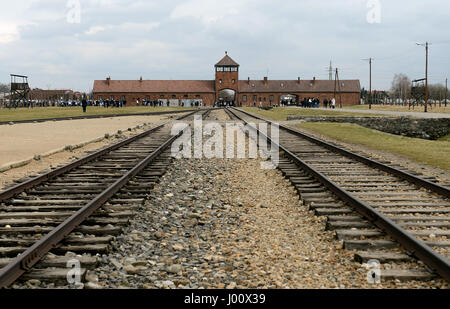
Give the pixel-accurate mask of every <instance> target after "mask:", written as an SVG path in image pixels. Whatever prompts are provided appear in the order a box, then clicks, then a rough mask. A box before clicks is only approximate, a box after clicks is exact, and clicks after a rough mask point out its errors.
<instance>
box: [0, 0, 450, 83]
mask: <svg viewBox="0 0 450 309" xmlns="http://www.w3.org/2000/svg"><path fill="white" fill-rule="evenodd" d="M377 2H379V3H380V4H381V7H378V6H377V5H376V3H377ZM0 3H1V6H0V7H1V10H0V82H9V74H10V73H16V74H25V75H28V76H29V77H30V84H31V87H32V88H35V87H38V88H44V89H47V88H50V89H61V88H65V89H67V88H70V89H74V90H81V91H88V90H90V89H91V88H92V86H93V81H94V80H95V79H104V78H106V77H107V76H111V78H112V79H139V77H140V76H142V77H143V78H144V79H213V78H214V70H213V66H214V64H215V63H216V62H218V61H219V60H220V59H221V58H222V57H223V56H224V52H225V51H226V50H227V51H228V54H229V55H230V56H231V57H232V58H233V59H234V60H235V61H237V62H238V63H239V64H240V65H241V68H240V78H241V79H247V77H251V78H253V79H262V78H263V77H264V76H266V75H267V72H268V76H269V79H296V78H297V77H298V76H300V77H301V78H303V79H312V77H313V76H316V77H317V78H320V79H328V71H327V67H328V65H329V62H330V60H332V61H333V67H338V68H339V75H340V78H341V79H360V80H361V86H363V87H368V80H369V65H368V62H366V61H363V60H362V59H364V58H369V57H373V58H375V60H374V63H373V88H374V89H388V88H390V85H391V81H392V78H393V76H394V74H395V73H405V74H407V75H408V76H409V77H410V78H411V79H416V78H422V77H424V75H425V72H424V71H425V48H424V47H420V46H416V44H415V43H416V42H420V43H422V42H425V41H426V40H428V41H430V42H432V43H433V45H432V46H430V69H429V70H430V71H429V72H430V73H429V74H430V81H431V82H432V83H444V82H445V78H446V76H447V75H450V74H449V73H450V72H449V69H450V53H449V52H448V51H449V49H450V31H449V29H450V2H449V1H448V0H428V1H423V0H410V1H400V0H389V1H387V0H380V1H375V0H340V1H336V0H283V1H279V0H276V1H275V0H226V1H225V0H222V1H217V0H185V1H179V0H156V1H153V0H150V1H149V0H145V1H143V0H80V1H77V0H19V1H11V0H0ZM78 4H79V7H80V9H81V10H80V14H78V10H77V7H78ZM378 12H379V13H380V14H378ZM78 17H79V18H78ZM378 21H379V22H378Z"/></svg>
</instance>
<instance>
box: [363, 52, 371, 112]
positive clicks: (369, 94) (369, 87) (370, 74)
mask: <svg viewBox="0 0 450 309" xmlns="http://www.w3.org/2000/svg"><path fill="white" fill-rule="evenodd" d="M363 60H365V61H369V109H372V60H373V58H369V59H363Z"/></svg>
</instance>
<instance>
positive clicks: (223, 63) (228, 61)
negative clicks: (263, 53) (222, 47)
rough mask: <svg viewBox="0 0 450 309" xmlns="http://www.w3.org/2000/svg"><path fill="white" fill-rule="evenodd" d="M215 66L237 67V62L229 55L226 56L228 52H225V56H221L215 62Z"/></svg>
mask: <svg viewBox="0 0 450 309" xmlns="http://www.w3.org/2000/svg"><path fill="white" fill-rule="evenodd" d="M217 66H236V67H238V66H239V64H238V63H237V62H236V61H234V60H233V59H231V57H230V56H228V54H225V57H223V58H222V60H220V61H219V62H217V64H216V67H217Z"/></svg>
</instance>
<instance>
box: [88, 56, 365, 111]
mask: <svg viewBox="0 0 450 309" xmlns="http://www.w3.org/2000/svg"><path fill="white" fill-rule="evenodd" d="M239 67H240V66H239V64H238V63H237V62H235V61H234V60H233V59H231V58H230V57H229V56H228V54H226V55H225V57H223V58H222V60H220V61H219V62H218V63H217V64H216V65H215V73H216V78H215V80H143V79H142V77H141V78H140V79H139V80H112V79H111V78H110V77H108V78H106V79H105V80H96V81H94V90H93V94H94V99H95V100H126V101H127V105H135V104H137V102H139V104H142V102H143V101H162V102H163V103H164V104H165V105H170V106H181V105H183V106H193V105H194V104H195V103H196V102H201V104H202V105H203V106H213V105H214V103H215V102H229V103H232V104H235V105H238V106H260V105H262V106H273V105H280V103H281V102H283V101H289V100H290V101H294V102H300V101H301V100H303V99H304V98H319V99H320V101H321V102H323V101H324V100H325V99H328V100H330V99H331V98H333V96H334V92H335V87H336V89H337V90H338V91H339V94H336V104H337V105H338V106H339V103H340V99H341V98H342V105H356V104H359V103H360V91H361V87H360V82H359V80H341V81H339V85H337V86H338V87H337V86H335V81H333V80H317V79H316V78H313V79H312V80H303V79H300V77H299V78H298V79H297V80H269V79H268V78H267V77H264V79H263V80H251V79H250V78H248V79H247V80H239Z"/></svg>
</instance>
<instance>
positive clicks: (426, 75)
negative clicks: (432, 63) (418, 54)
mask: <svg viewBox="0 0 450 309" xmlns="http://www.w3.org/2000/svg"><path fill="white" fill-rule="evenodd" d="M416 44H417V45H419V46H425V53H426V60H425V113H426V112H427V110H428V109H427V107H428V46H429V45H431V43H428V42H425V43H424V44H420V43H416Z"/></svg>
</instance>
